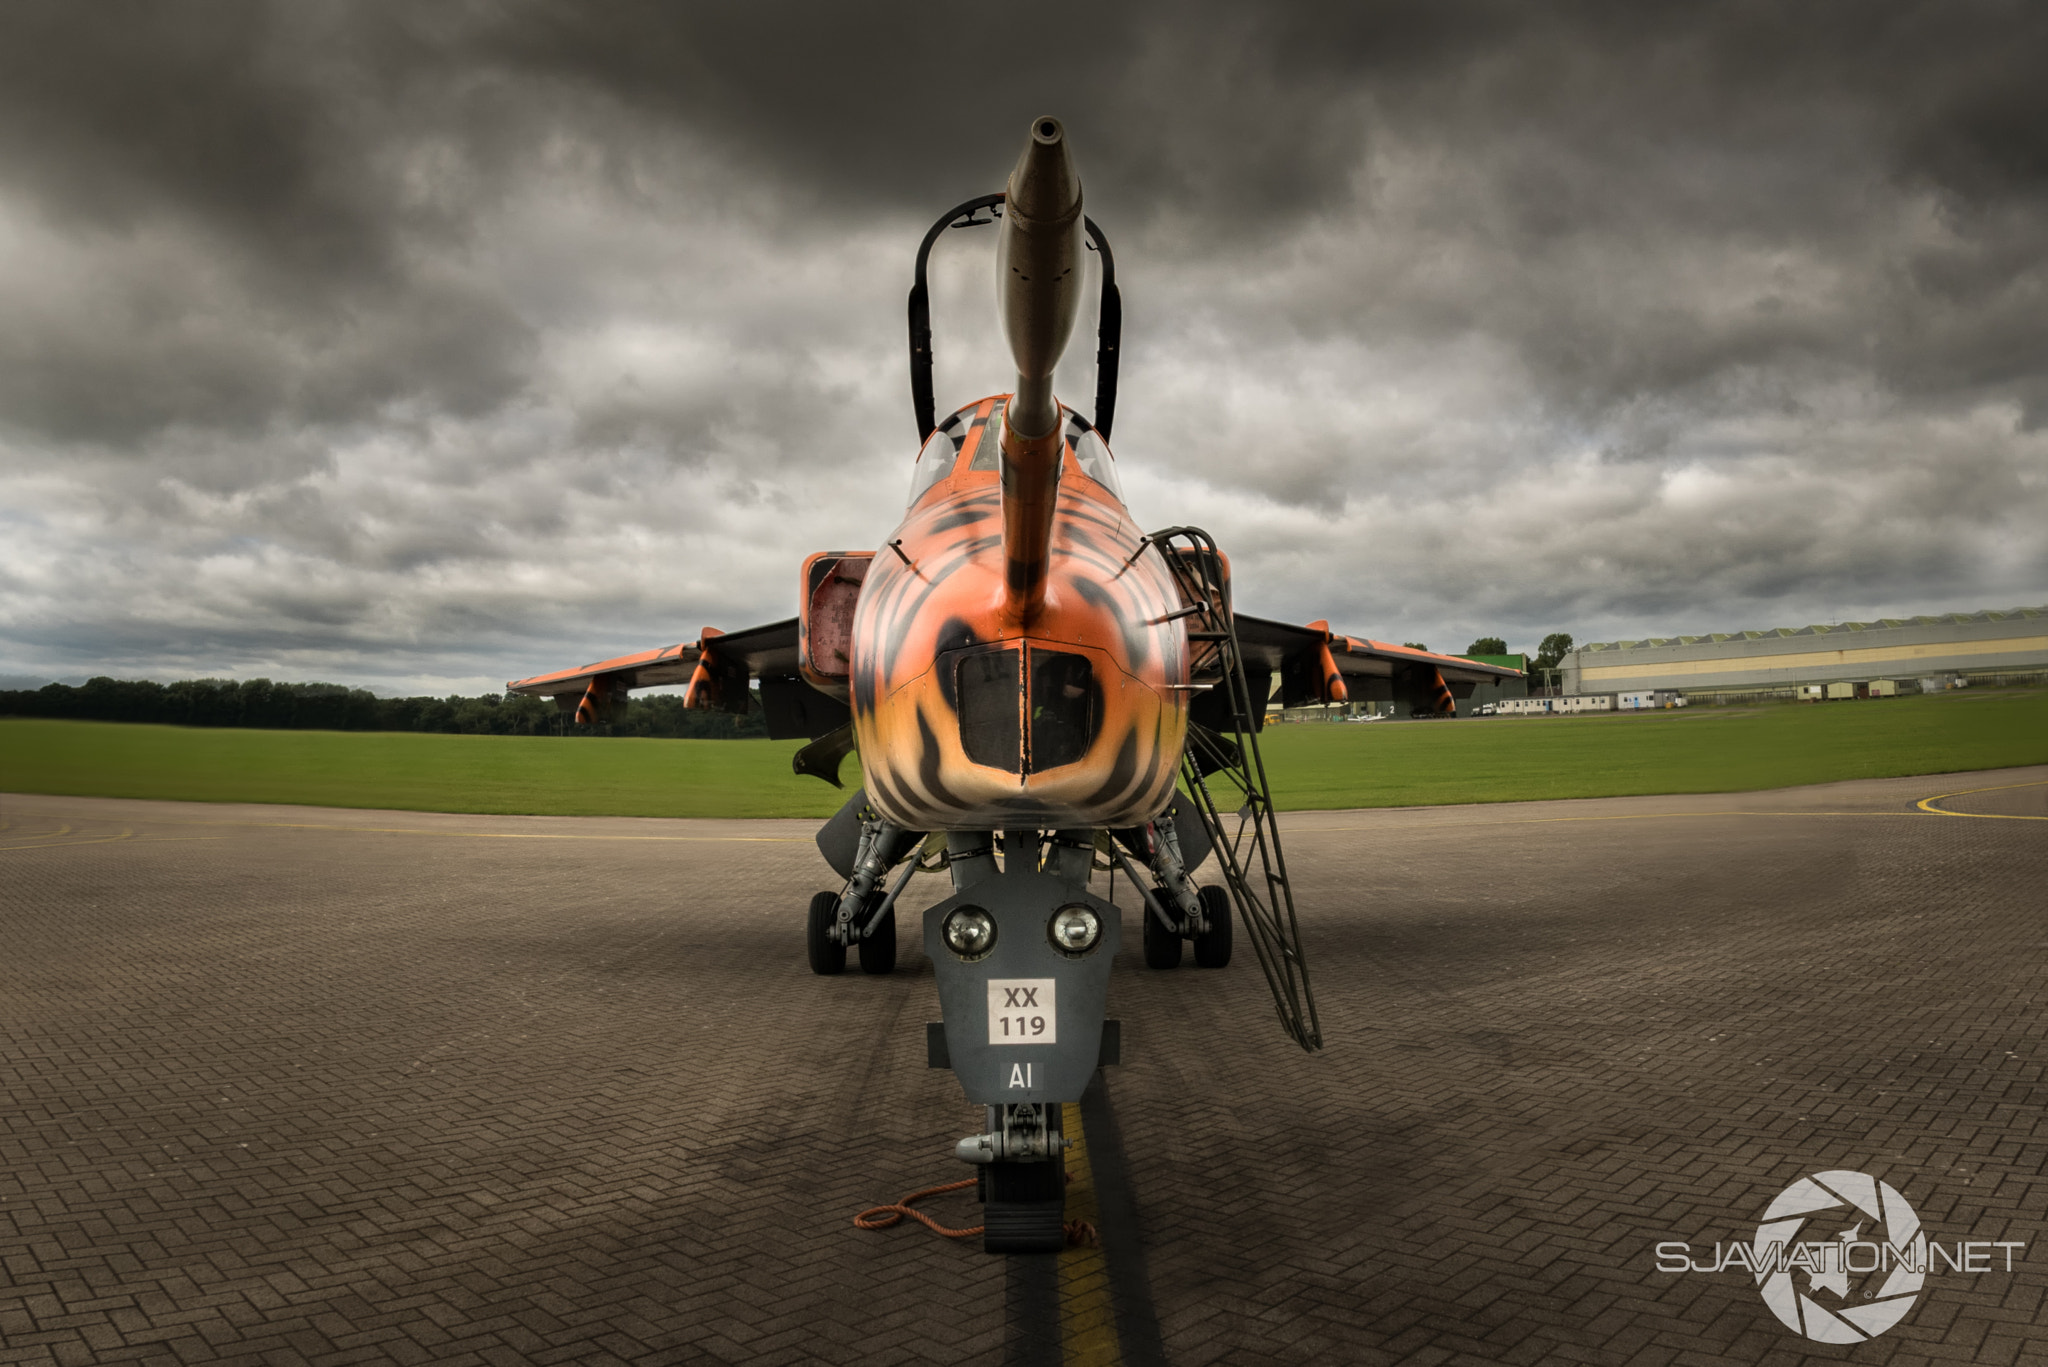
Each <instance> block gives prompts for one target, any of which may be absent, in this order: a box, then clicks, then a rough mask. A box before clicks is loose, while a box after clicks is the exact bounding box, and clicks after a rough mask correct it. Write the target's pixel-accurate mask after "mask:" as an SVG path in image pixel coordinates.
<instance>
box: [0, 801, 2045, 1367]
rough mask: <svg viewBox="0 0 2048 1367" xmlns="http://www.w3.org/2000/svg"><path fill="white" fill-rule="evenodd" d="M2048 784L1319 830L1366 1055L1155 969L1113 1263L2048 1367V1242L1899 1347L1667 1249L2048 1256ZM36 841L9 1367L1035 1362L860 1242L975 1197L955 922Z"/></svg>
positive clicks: (1419, 1338)
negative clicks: (806, 923)
mask: <svg viewBox="0 0 2048 1367" xmlns="http://www.w3.org/2000/svg"><path fill="white" fill-rule="evenodd" d="M2019 783H2030V784H2033V785H2036V786H2034V787H2031V788H2024V789H2019V788H1999V789H1998V790H1997V791H1995V792H1988V793H1974V794H1970V795H1967V796H1962V797H1955V798H1950V799H1947V800H1945V801H1943V802H1942V803H1941V804H1940V805H1941V806H1942V807H1944V808H1946V809H1948V810H1950V811H1955V812H1968V813H1978V814H1980V815H1978V816H1975V817H1969V816H1943V815H1936V814H1933V813H1931V812H1927V811H1923V810H1920V809H1919V808H1918V807H1917V806H1916V803H1918V802H1919V800H1920V799H1923V798H1927V797H1930V796H1932V795H1935V794H1943V793H1955V792H1957V791H1959V790H1962V789H1972V788H1992V787H1995V786H1996V785H2002V784H2019ZM2043 784H2048V769H2036V770H2028V771H2017V770H2016V771H2007V772H2005V773H2002V774H1995V775H1963V776H1954V775H1951V776H1946V777H1942V778H1935V779H1911V780H1892V781H1883V782H1867V783H1853V784H1839V785H1833V786H1830V787H1826V788H1812V789H1802V790H1795V791H1790V792H1782V793H1767V794H1731V795H1722V796H1711V797H1685V798H1635V799H1615V800H1605V801H1595V802H1572V803H1544V804H1528V805H1518V806H1501V807H1466V808H1446V809H1435V810H1407V811H1379V812H1340V813H1319V814H1312V815H1311V814H1304V815H1300V816H1294V817H1290V818H1288V821H1287V829H1288V832H1289V838H1290V845H1289V855H1290V862H1291V867H1292V869H1293V871H1294V875H1295V879H1296V884H1297V889H1298V895H1299V900H1300V902H1301V905H1302V908H1303V912H1304V918H1305V933H1306V935H1307V938H1308V943H1309V948H1310V952H1311V956H1312V961H1313V966H1314V970H1315V974H1316V986H1317V991H1318V999H1319V1001H1320V1003H1321V1006H1322V1016H1323V1025H1324V1030H1325V1033H1326V1035H1327V1037H1328V1038H1329V1040H1330V1041H1331V1045H1330V1048H1329V1049H1328V1050H1327V1051H1326V1052H1325V1053H1324V1054H1322V1055H1320V1056H1317V1057H1314V1058H1311V1057H1308V1056H1305V1055H1302V1054H1301V1053H1299V1052H1298V1051H1296V1050H1294V1049H1293V1047H1292V1046H1291V1045H1289V1044H1288V1043H1287V1042H1286V1040H1285V1039H1284V1038H1283V1037H1282V1036H1281V1034H1280V1031H1279V1029H1278V1027H1277V1025H1276V1024H1275V1023H1274V1022H1273V1020H1272V1018H1271V1014H1270V1013H1271V1007H1270V1005H1269V1003H1268V1000H1267V998H1266V994H1265V988H1264V984H1263V981H1262V980H1261V978H1260V976H1259V974H1258V972H1257V968H1256V965H1255V964H1253V963H1252V962H1251V961H1250V959H1249V957H1248V956H1247V957H1245V958H1243V959H1241V960H1240V962H1239V963H1238V964H1237V965H1235V966H1234V967H1232V968H1231V969H1229V970H1227V971H1225V972H1223V973H1206V972H1201V971H1199V970H1196V969H1193V968H1192V967H1188V968H1183V969H1180V970H1177V971H1175V972H1172V973H1165V974H1154V973H1147V972H1145V971H1144V970H1143V969H1142V968H1140V967H1138V966H1137V965H1136V963H1135V962H1134V961H1133V962H1125V963H1120V964H1119V966H1118V971H1117V975H1116V977H1115V980H1114V985H1113V987H1112V995H1111V1010H1112V1014H1115V1015H1118V1016H1120V1017H1121V1018H1122V1019H1123V1020H1124V1022H1125V1025H1124V1057H1125V1060H1126V1066H1124V1067H1122V1068H1120V1069H1116V1070H1113V1071H1112V1072H1111V1074H1110V1076H1109V1083H1108V1096H1109V1098H1110V1100H1111V1102H1112V1103H1113V1106H1114V1112H1115V1118H1116V1122H1117V1128H1118V1130H1120V1132H1121V1140H1122V1154H1121V1161H1122V1166H1123V1168H1124V1170H1125V1171H1126V1172H1127V1174H1128V1177H1129V1183H1130V1191H1129V1197H1130V1199H1129V1201H1128V1202H1123V1201H1121V1200H1119V1201H1118V1202H1117V1203H1115V1204H1116V1208H1117V1209H1125V1208H1126V1207H1128V1210H1127V1211H1126V1213H1125V1214H1124V1215H1122V1216H1120V1217H1119V1219H1120V1220H1121V1225H1120V1226H1111V1227H1108V1228H1106V1229H1105V1239H1106V1240H1111V1241H1114V1240H1140V1241H1142V1249H1143V1253H1144V1258H1143V1263H1142V1265H1143V1267H1144V1268H1145V1270H1146V1276H1147V1278H1148V1279H1149V1285H1150V1289H1151V1299H1152V1309H1153V1311H1154V1313H1155V1314H1156V1318H1157V1324H1158V1329H1159V1335H1160V1339H1161V1340H1162V1341H1163V1344H1164V1347H1165V1351H1166V1354H1167V1356H1168V1357H1169V1358H1170V1359H1171V1360H1172V1361H1174V1362H1177V1363H1189V1364H1193V1363H1211V1362H1241V1363H1262V1362H1303V1363H1308V1362H1417V1363H1438V1362H1475V1363H1478V1362H1485V1363H1493V1362H1516V1363H1518V1362H1542V1361H1558V1362H1588V1363H1614V1364H1623V1363H1631V1364H1632V1363H1685V1364H1694V1363H1699V1364H1705V1363H1719V1362H1740V1363H1756V1362H1774V1363H1775V1362H1787V1363H1789V1362H1796V1361H1801V1360H1806V1359H1811V1360H1815V1361H1841V1360H1847V1361H1852V1362H1859V1363H1887V1364H1906V1363H1917V1362H2017V1361H2029V1360H2032V1361H2042V1360H2048V1314H2044V1310H2043V1305H2042V1294H2043V1290H2044V1287H2048V1244H2044V1246H2043V1247H2041V1248H2040V1250H2039V1251H2038V1252H2036V1251H2035V1250H2033V1249H2029V1250H2027V1252H2026V1253H2025V1254H2023V1255H2022V1259H2021V1261H2020V1263H2019V1264H2018V1265H2017V1266H2016V1268H2015V1270H2014V1271H2012V1272H2010V1273H2006V1272H2003V1271H2000V1272H1996V1273H1989V1274H1983V1275H1977V1276H1968V1275H1961V1274H1954V1273H1943V1274H1941V1275H1937V1276H1935V1277H1933V1278H1930V1280H1929V1282H1928V1289H1927V1291H1926V1292H1925V1294H1924V1295H1923V1297H1922V1299H1921V1301H1920V1303H1919V1304H1918V1305H1917V1306H1916V1307H1915V1309H1914V1311H1913V1313H1912V1314H1911V1315H1910V1316H1909V1317H1908V1318H1907V1320H1906V1321H1905V1323H1904V1324H1902V1325H1901V1326H1900V1327H1898V1328H1896V1329H1894V1330H1892V1331H1891V1332H1889V1333H1887V1334H1885V1335H1883V1336H1882V1337H1880V1338H1878V1339H1876V1340H1874V1341H1872V1342H1870V1343H1867V1344H1862V1345H1859V1346H1856V1347H1853V1348H1837V1347H1828V1346H1824V1345H1817V1344H1809V1343H1807V1342H1805V1341H1804V1340H1801V1339H1799V1338H1798V1337H1797V1336H1795V1335H1793V1334H1792V1333H1791V1332H1790V1331H1788V1330H1786V1329H1785V1328H1783V1327H1782V1326H1780V1325H1779V1324H1778V1322H1777V1321H1776V1320H1775V1319H1774V1318H1773V1317H1772V1316H1771V1314H1770V1313H1769V1311H1768V1310H1767V1309H1766V1308H1765V1307H1764V1305H1763V1303H1762V1301H1761V1300H1760V1298H1759V1297H1758V1295H1757V1293H1756V1290H1755V1288H1754V1284H1753V1282H1752V1280H1751V1278H1750V1277H1749V1275H1748V1274H1747V1273H1744V1272H1742V1271H1739V1270H1731V1271H1729V1272H1725V1273H1719V1274H1687V1275H1670V1274H1662V1273H1659V1272H1658V1271H1657V1270H1656V1262H1655V1256H1654V1248H1655V1245H1656V1244H1657V1243H1658V1242H1659V1241H1661V1240H1683V1241H1686V1242H1689V1243H1691V1244H1693V1245H1695V1246H1696V1247H1698V1248H1700V1249H1701V1250H1702V1252H1704V1251H1705V1250H1706V1249H1707V1248H1709V1247H1710V1246H1711V1245H1713V1244H1714V1243H1715V1242H1716V1241H1724V1242H1726V1241H1732V1240H1736V1239H1743V1240H1746V1239H1747V1238H1748V1237H1749V1234H1750V1232H1751V1231H1752V1230H1753V1229H1754V1227H1755V1225H1756V1222H1757V1220H1758V1219H1759V1218H1760V1216H1761V1214H1762V1210H1763V1208H1764V1206H1765V1205H1767V1204H1768V1202H1769V1200H1770V1198H1771V1197H1772V1196H1773V1195H1775V1194H1776V1193H1777V1192H1778V1191H1779V1190H1780V1189H1782V1188H1783V1187H1784V1186H1786V1185H1787V1184H1788V1183H1790V1182H1791V1181H1793V1180H1794V1179H1795V1178H1797V1177H1800V1176H1802V1175H1805V1174H1807V1173H1811V1172H1816V1171H1820V1170H1823V1169H1828V1168H1852V1169H1860V1170H1863V1171H1867V1172H1870V1173H1873V1174H1875V1175H1877V1176H1880V1177H1883V1178H1885V1179H1886V1180H1887V1181H1889V1182H1890V1183H1892V1185H1894V1186H1896V1187H1899V1188H1900V1189H1902V1190H1903V1191H1904V1192H1905V1193H1906V1195H1907V1196H1908V1197H1909V1198H1910V1199H1911V1200H1912V1201H1913V1203H1914V1205H1915V1206H1916V1207H1917V1208H1918V1210H1919V1211H1920V1213H1921V1215H1922V1217H1923V1218H1924V1219H1925V1220H1926V1221H1927V1222H1928V1224H1929V1226H1930V1232H1931V1234H1932V1235H1933V1236H1934V1237H1935V1238H1937V1239H1939V1240H1941V1241H1942V1242H1944V1243H1953V1242H1955V1241H1957V1240H1962V1239H1979V1240H1995V1239H2006V1240H2012V1239H2020V1240H2027V1241H2029V1242H2030V1243H2031V1242H2034V1241H2039V1240H2042V1238H2043V1232H2042V1231H2043V1219H2044V1211H2048V1189H2044V1185H2043V1182H2044V1175H2043V1160H2044V1158H2048V1113H2044V1110H2043V1104H2044V1101H2048V1088H2044V1086H2043V1081H2042V1068H2043V1063H2044V1052H2048V1044H2044V1043H2043V1033H2044V1032H2043V1028H2042V1026H2043V1010H2044V1005H2048V1002H2044V997H2048V987H2044V979H2043V975H2042V972H2041V964H2042V961H2043V957H2044V951H2048V891H2044V890H2048V823H2043V822H2040V821H2038V820H2024V819H2023V820H2012V819H1986V818H2005V817H2011V816H2021V817H2026V816H2029V815H2033V816H2039V815H2041V814H2043V813H2044V811H2048V808H2044V807H2043V804H2042V796H2041V795H2042V794H2044V793H2048V787H2043V786H2040V785H2043ZM0 817H4V827H5V828H4V829H0V1107H4V1109H0V1362H17V1361H18V1362H51V1361H54V1362H63V1363H75V1362H107V1361H128V1360H153V1361H163V1362H178V1363H185V1362H199V1361H246V1362H263V1363H291V1362H301V1361H304V1362H316V1363H345V1362H381V1361H397V1362H430V1361H431V1362H449V1363H506V1362H559V1361H577V1362H602V1361H611V1360H621V1361H633V1362H694V1361H710V1362H801V1361H811V1360H821V1361H830V1362H920V1361H932V1362H958V1361H993V1360H997V1359H999V1358H1000V1357H1001V1356H1002V1353H1003V1347H1004V1344H1005V1343H1006V1342H1007V1341H1010V1339H1011V1333H1010V1328H1009V1326H1007V1325H1006V1323H1005V1294H1006V1272H1005V1268H1004V1267H1003V1265H1002V1260H999V1259H993V1258H988V1257H986V1256H984V1255H983V1254H981V1253H980V1252H979V1251H978V1250H977V1249H976V1248H975V1246H974V1243H973V1241H968V1242H967V1243H965V1244H960V1243H950V1242H947V1241H944V1240H941V1239H938V1238H936V1237H933V1236H931V1235H929V1234H927V1233H926V1232H925V1231H923V1230H922V1229H915V1228H910V1229H896V1230H891V1231H887V1232H884V1233H879V1234H871V1233H863V1232H861V1231H858V1230H855V1229H853V1228H852V1226H851V1224H850V1223H849V1217H850V1216H851V1215H852V1213H853V1212H854V1211H855V1210H857V1209H859V1208H861V1207H863V1206H866V1205H871V1204H875V1203H878V1202H883V1201H889V1200H894V1199H896V1198H897V1197H899V1196H901V1195H902V1194H904V1193H905V1192H907V1191H910V1190H912V1189H914V1188H917V1187H921V1186H926V1185H930V1184H932V1183H936V1182H939V1181H945V1180H950V1179H951V1178H953V1177H954V1176H955V1175H957V1172H958V1169H957V1168H956V1167H955V1166H954V1165H953V1164H952V1163H951V1161H950V1160H949V1159H948V1158H947V1157H946V1151H947V1149H948V1148H949V1146H950V1144H951V1142H952V1140H953V1139H954V1138H956V1137H957V1136H958V1135H960V1134H963V1133H966V1132H968V1131H969V1130H970V1129H974V1128H978V1124H977V1121H978V1116H977V1114H976V1112H975V1111H974V1110H973V1109H972V1108H970V1107H967V1106H966V1105H965V1104H964V1103H962V1102H961V1101H960V1100H959V1097H958V1094H957V1091H956V1089H955V1088H954V1086H953V1084H952V1081H951V1078H950V1076H949V1075H947V1074H944V1073H930V1072H927V1071H926V1070H925V1069H924V1068H923V1067H922V1066H921V1065H922V1063H923V1049H924V1038H923V1027H922V1023H923V1022H924V1021H925V1020H926V1019H928V1018H931V1017H933V1016H934V1015H935V1014H936V1008H935V994H934V991H933V988H932V982H931V975H930V970H929V967H928V965H926V964H925V962H924V961H923V959H922V958H921V956H920V955H919V953H918V951H917V949H916V947H915V946H914V944H911V943H909V941H910V940H911V939H912V938H914V937H905V946H904V949H905V954H904V958H905V966H904V968H903V970H902V971H900V972H899V973H898V974H897V975H896V976H895V977H893V978H891V979H887V980H874V979H867V978H864V977H862V976H861V975H860V974H859V973H858V972H850V973H849V974H848V975H847V976H845V977H843V978H839V979H817V978H813V977H812V976H810V974H809V973H808V972H807V971H806V970H805V968H804V959H803V949H802V945H801V936H800V926H801V918H802V910H803V906H804V902H805V900H806V898H807V897H808V895H809V894H810V893H811V892H812V891H815V890H816V889H818V888H821V887H824V886H827V884H828V881H829V874H827V872H826V870H825V867H824V864H823V861H822V860H820V859H819V857H818V856H817V854H816V853H815V851H814V850H813V849H812V847H811V845H810V843H809V835H810V830H809V826H808V825H807V824H805V823H786V822H730V823H724V822H691V821H625V820H568V819H541V818H532V819H525V818H501V817H460V816H439V815H426V814H419V813H392V812H343V811H328V810H314V809H306V808H275V807H273V808H259V807H231V806H200V805H182V804H170V803H143V802H116V801H98V800H88V799H66V798H53V797H6V798H4V799H0ZM920 889H922V891H921V892H920V891H919V890H920ZM940 891H941V888H940V880H938V879H936V878H933V879H920V880H918V882H917V883H916V884H913V892H912V893H911V894H909V895H908V898H909V902H908V905H912V906H922V905H923V904H925V902H926V901H928V900H930V899H931V898H935V897H936V896H938V895H939V894H940ZM1120 900H1124V901H1128V891H1127V890H1126V892H1125V894H1124V896H1123V897H1122V898H1121V899H1120ZM905 919H906V920H907V921H910V922H911V923H914V918H910V917H906V918H905ZM1135 932H1136V926H1135V924H1133V925H1131V926H1129V927H1127V931H1126V939H1127V943H1129V944H1131V945H1132V946H1135V945H1136V943H1137V939H1138V936H1137V935H1136V933H1135ZM1107 1157H1109V1155H1101V1154H1098V1155H1097V1156H1096V1160H1095V1165H1096V1167H1097V1168H1098V1169H1100V1168H1101V1167H1102V1166H1103V1163H1104V1160H1105V1159H1106V1158H1107ZM929 1205H930V1207H931V1209H932V1210H933V1213H934V1214H937V1215H939V1216H940V1217H941V1218H946V1217H949V1216H950V1217H952V1218H954V1219H956V1220H958V1221H959V1222H960V1223H972V1222H973V1220H974V1219H975V1218H976V1216H975V1211H976V1207H974V1206H973V1205H972V1203H971V1202H968V1201H963V1200H961V1199H960V1198H957V1197H941V1198H936V1199H934V1200H933V1201H932V1202H930V1203H929ZM1108 1219H1109V1215H1108V1212H1107V1210H1106V1212H1105V1222H1107V1221H1108Z"/></svg>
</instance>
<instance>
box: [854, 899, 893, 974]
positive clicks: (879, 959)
mask: <svg viewBox="0 0 2048 1367" xmlns="http://www.w3.org/2000/svg"><path fill="white" fill-rule="evenodd" d="M860 971H861V972H863V973H872V974H875V975H877V976H880V975H881V974H884V973H894V972H895V971H896V909H895V908H894V907H891V908H889V914H888V915H887V916H884V917H883V918H882V923H881V924H880V925H878V926H876V927H875V928H874V930H873V931H871V932H870V933H869V934H868V937H867V938H866V939H865V940H862V941H861V942H860Z"/></svg>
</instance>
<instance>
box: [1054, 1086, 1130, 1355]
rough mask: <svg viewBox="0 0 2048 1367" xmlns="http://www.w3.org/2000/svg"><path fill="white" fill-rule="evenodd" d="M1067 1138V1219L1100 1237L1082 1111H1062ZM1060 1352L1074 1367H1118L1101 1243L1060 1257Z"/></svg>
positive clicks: (1074, 1107) (1073, 1105) (1075, 1106)
mask: <svg viewBox="0 0 2048 1367" xmlns="http://www.w3.org/2000/svg"><path fill="white" fill-rule="evenodd" d="M1062 1110H1063V1119H1064V1122H1065V1129H1066V1133H1067V1139H1068V1140H1069V1141H1070V1142H1072V1143H1073V1145H1074V1147H1072V1148H1070V1149H1068V1150H1067V1179H1068V1180H1067V1219H1069V1220H1086V1221H1087V1222H1088V1223H1089V1224H1090V1225H1091V1226H1093V1227H1094V1228H1095V1230H1096V1231H1097V1233H1098V1235H1099V1234H1100V1232H1101V1229H1102V1212H1101V1211H1100V1210H1098V1209H1097V1208H1096V1204H1095V1176H1094V1173H1093V1171H1092V1170H1091V1169H1090V1168H1089V1166H1088V1145H1087V1143H1086V1137H1085V1136H1084V1135H1083V1134H1082V1131H1081V1107H1080V1104H1079V1103H1078V1102H1073V1101H1069V1102H1067V1103H1066V1104H1065V1106H1064V1107H1063V1108H1062ZM1059 1256H1060V1354H1061V1357H1062V1359H1063V1360H1064V1361H1065V1362H1067V1363H1068V1364H1070V1367H1116V1364H1119V1363H1121V1362H1122V1361H1123V1349H1122V1346H1121V1345H1120V1344H1119V1343H1118V1342H1117V1337H1116V1312H1115V1309H1114V1308H1113V1307H1112V1306H1111V1304H1110V1299H1109V1263H1108V1262H1107V1261H1106V1260H1105V1259H1104V1258H1103V1256H1102V1247H1101V1245H1100V1244H1099V1243H1098V1244H1096V1245H1094V1246H1093V1247H1090V1246H1087V1245H1082V1246H1079V1247H1074V1248H1068V1249H1065V1250H1063V1251H1062V1252H1061V1253H1060V1255H1059Z"/></svg>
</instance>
